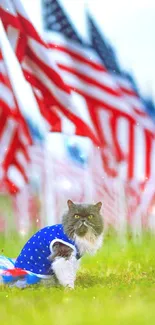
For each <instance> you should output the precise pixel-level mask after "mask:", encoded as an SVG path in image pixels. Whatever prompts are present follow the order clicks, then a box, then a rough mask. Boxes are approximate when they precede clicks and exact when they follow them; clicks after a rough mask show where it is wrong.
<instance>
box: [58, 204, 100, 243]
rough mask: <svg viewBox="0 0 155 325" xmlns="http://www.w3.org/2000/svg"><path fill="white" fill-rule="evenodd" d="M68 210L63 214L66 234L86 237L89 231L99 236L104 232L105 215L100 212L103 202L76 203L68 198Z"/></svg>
mask: <svg viewBox="0 0 155 325" xmlns="http://www.w3.org/2000/svg"><path fill="white" fill-rule="evenodd" d="M67 204H68V211H67V213H66V214H65V215H64V216H63V221H62V222H63V226H64V230H65V232H66V234H67V235H68V236H69V237H70V238H73V237H74V235H77V236H79V237H84V236H86V234H87V233H88V232H89V233H90V232H92V233H93V235H95V236H96V237H98V236H99V235H101V234H102V232H103V217H102V216H101V214H100V209H101V206H102V203H101V202H98V203H97V204H75V203H73V202H72V201H71V200H68V202H67Z"/></svg>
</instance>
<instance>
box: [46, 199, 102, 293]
mask: <svg viewBox="0 0 155 325" xmlns="http://www.w3.org/2000/svg"><path fill="white" fill-rule="evenodd" d="M67 204H68V211H67V212H66V213H65V214H64V216H63V219H62V224H63V228H64V231H65V233H66V235H67V236H68V237H69V238H71V239H73V240H74V242H75V245H76V247H77V249H78V251H79V254H80V257H82V256H83V255H84V254H85V253H88V254H91V255H93V254H95V253H96V251H97V250H98V249H99V248H100V247H101V246H102V241H103V217H102V216H101V214H100V210H101V206H102V203H101V202H98V203H97V204H75V203H73V202H72V201H71V200H68V202H67ZM52 251H53V253H52V255H51V257H50V258H51V260H52V261H53V263H52V269H53V271H54V273H55V276H56V278H57V280H58V282H59V283H60V284H61V285H63V286H64V287H66V286H67V287H69V288H74V282H75V279H76V272H77V270H78V267H79V259H77V256H76V254H75V252H74V250H73V249H72V248H70V247H68V246H66V245H64V244H63V243H59V242H57V243H55V245H53V247H52Z"/></svg>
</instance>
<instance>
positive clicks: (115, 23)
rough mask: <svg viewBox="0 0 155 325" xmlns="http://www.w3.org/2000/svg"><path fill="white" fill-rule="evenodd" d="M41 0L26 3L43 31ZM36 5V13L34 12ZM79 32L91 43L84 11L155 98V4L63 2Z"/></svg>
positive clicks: (144, 0)
mask: <svg viewBox="0 0 155 325" xmlns="http://www.w3.org/2000/svg"><path fill="white" fill-rule="evenodd" d="M40 1H41V0H33V1H32V0H23V2H24V3H25V5H26V6H27V8H28V10H29V13H30V15H31V17H32V18H33V21H34V23H35V24H36V26H37V28H38V29H39V30H42V23H41V21H40V7H41V5H40ZM32 2H33V6H34V10H32ZM59 2H60V3H61V4H62V6H64V8H65V10H66V12H67V13H68V15H69V16H70V18H71V19H72V22H73V23H74V25H75V27H76V29H77V30H78V32H79V33H80V34H81V35H82V37H83V38H84V39H85V40H87V26H86V19H85V13H84V9H85V7H87V9H88V10H89V12H90V13H91V14H92V15H93V17H94V20H95V21H96V23H97V24H98V26H99V28H100V30H101V32H102V31H103V33H104V35H105V36H106V37H107V38H108V39H109V41H110V42H111V44H112V45H113V46H114V48H115V49H116V53H117V55H118V59H119V62H120V63H121V66H122V67H123V68H126V69H127V70H129V71H130V72H132V73H133V75H134V76H135V78H136V81H137V83H138V85H139V86H140V89H141V91H142V93H143V94H144V95H152V96H153V97H154V99H155V1H154V0H117V1H114V0H108V1H105V0H85V1H84V0H59Z"/></svg>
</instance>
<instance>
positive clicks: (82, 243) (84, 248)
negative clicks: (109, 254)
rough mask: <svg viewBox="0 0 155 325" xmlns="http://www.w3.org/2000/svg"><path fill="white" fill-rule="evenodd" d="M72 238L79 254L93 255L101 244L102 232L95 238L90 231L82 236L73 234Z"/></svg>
mask: <svg viewBox="0 0 155 325" xmlns="http://www.w3.org/2000/svg"><path fill="white" fill-rule="evenodd" d="M74 240H75V244H76V246H77V247H78V250H79V253H80V255H81V256H83V255H84V254H90V255H94V254H95V253H96V252H97V250H98V249H99V248H101V246H102V243H103V234H102V235H99V236H98V237H97V238H96V237H95V236H94V235H93V234H92V233H91V232H90V233H89V232H88V233H87V234H86V235H85V236H84V237H80V236H78V235H76V234H75V235H74Z"/></svg>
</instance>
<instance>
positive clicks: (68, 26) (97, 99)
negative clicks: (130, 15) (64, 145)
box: [43, 0, 154, 179]
mask: <svg viewBox="0 0 155 325" xmlns="http://www.w3.org/2000/svg"><path fill="white" fill-rule="evenodd" d="M43 4H44V7H43V8H44V12H43V13H44V26H45V29H46V33H45V37H46V39H47V42H48V43H49V46H50V48H51V55H52V56H53V58H54V59H55V61H56V62H57V64H58V67H59V68H60V69H61V72H62V75H63V78H64V80H65V81H66V84H67V85H68V86H69V88H70V89H74V90H75V91H76V92H77V93H79V94H81V95H82V96H83V98H84V100H85V102H86V103H87V107H88V110H89V112H90V114H91V116H92V120H93V123H94V125H95V128H96V130H97V132H98V137H99V139H100V146H101V149H103V160H104V163H105V164H104V167H105V168H106V170H107V173H108V174H109V175H113V176H116V175H117V174H118V173H119V172H118V163H119V162H121V161H124V160H125V161H126V165H125V168H124V175H125V178H126V179H132V178H135V177H139V175H137V174H136V173H137V163H138V157H137V155H136V148H137V145H139V146H142V147H143V149H142V150H144V151H145V149H144V148H146V150H147V155H146V152H145V153H144V155H143V156H144V159H145V161H144V163H143V166H142V167H141V169H142V170H140V172H141V174H142V175H143V177H144V178H145V177H149V175H150V173H151V155H152V142H153V139H154V125H153V123H152V121H151V119H149V118H148V117H147V115H146V113H145V112H144V110H143V105H142V103H141V102H140V100H139V97H138V96H137V94H136V93H135V91H134V90H133V88H132V87H131V85H130V83H129V81H128V80H127V78H126V79H125V78H124V79H122V78H121V77H120V76H119V82H118V78H115V76H114V75H113V73H111V71H109V68H108V67H107V66H106V65H105V64H103V60H102V57H100V56H99V55H98V53H97V51H96V50H97V49H96V46H94V44H93V43H92V45H93V47H91V46H89V45H87V44H85V43H84V42H83V40H82V39H81V37H80V36H79V35H78V34H77V33H76V31H75V29H74V27H73V25H72V23H71V21H70V19H69V17H67V15H66V13H65V11H64V9H63V8H62V7H61V5H60V4H59V1H58V0H51V1H47V0H44V2H43ZM93 33H94V31H93ZM96 37H97V36H96V34H95V36H94V38H95V40H96ZM99 41H100V40H99ZM97 44H98V43H97ZM94 48H95V51H94ZM107 55H108V57H107ZM105 56H106V58H107V60H108V58H109V53H106V54H105ZM112 69H113V67H112ZM139 105H140V106H139ZM125 139H126V142H125ZM139 139H140V140H139ZM139 141H140V143H139ZM143 144H145V146H143ZM109 163H110V164H111V166H109Z"/></svg>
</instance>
